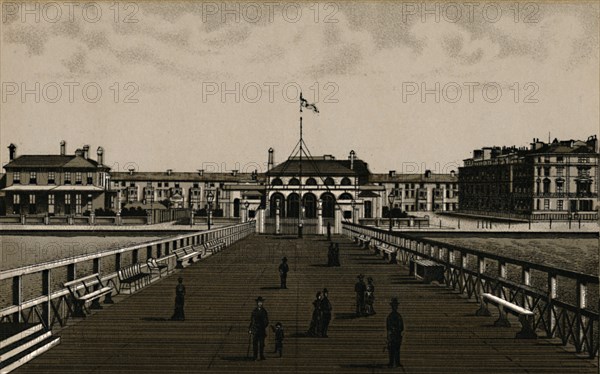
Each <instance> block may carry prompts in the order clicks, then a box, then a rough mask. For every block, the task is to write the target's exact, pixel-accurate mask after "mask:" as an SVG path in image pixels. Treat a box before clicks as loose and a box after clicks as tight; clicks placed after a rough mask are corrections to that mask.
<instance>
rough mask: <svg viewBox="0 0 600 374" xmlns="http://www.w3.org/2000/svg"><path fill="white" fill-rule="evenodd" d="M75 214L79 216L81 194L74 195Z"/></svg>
mask: <svg viewBox="0 0 600 374" xmlns="http://www.w3.org/2000/svg"><path fill="white" fill-rule="evenodd" d="M75 214H81V194H77V195H75Z"/></svg>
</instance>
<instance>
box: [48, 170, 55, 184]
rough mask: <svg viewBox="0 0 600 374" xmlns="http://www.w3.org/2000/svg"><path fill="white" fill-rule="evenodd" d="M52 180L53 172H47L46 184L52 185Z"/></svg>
mask: <svg viewBox="0 0 600 374" xmlns="http://www.w3.org/2000/svg"><path fill="white" fill-rule="evenodd" d="M54 179H55V177H54V172H53V171H50V172H48V183H49V184H54Z"/></svg>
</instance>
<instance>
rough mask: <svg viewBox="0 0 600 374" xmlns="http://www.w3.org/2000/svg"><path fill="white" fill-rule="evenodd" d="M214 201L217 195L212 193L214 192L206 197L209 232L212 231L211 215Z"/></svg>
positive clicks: (210, 192)
mask: <svg viewBox="0 0 600 374" xmlns="http://www.w3.org/2000/svg"><path fill="white" fill-rule="evenodd" d="M214 199H215V195H214V194H213V193H212V191H209V192H208V195H206V201H208V213H207V222H208V229H209V230H210V215H211V211H212V203H213V200H214Z"/></svg>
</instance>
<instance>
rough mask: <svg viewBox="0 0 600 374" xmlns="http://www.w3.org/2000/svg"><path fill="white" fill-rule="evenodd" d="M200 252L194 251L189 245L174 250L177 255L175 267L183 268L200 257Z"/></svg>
mask: <svg viewBox="0 0 600 374" xmlns="http://www.w3.org/2000/svg"><path fill="white" fill-rule="evenodd" d="M201 255H202V254H201V253H200V252H196V251H194V250H193V249H192V248H191V247H183V248H179V249H176V250H175V256H177V268H178V269H183V268H184V267H186V266H188V265H191V264H192V263H194V262H196V261H197V260H198V259H200V256H201Z"/></svg>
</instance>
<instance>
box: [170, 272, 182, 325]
mask: <svg viewBox="0 0 600 374" xmlns="http://www.w3.org/2000/svg"><path fill="white" fill-rule="evenodd" d="M177 282H178V284H177V286H176V287H175V311H174V312H173V315H172V316H171V321H185V313H184V311H183V306H184V304H185V286H184V285H183V278H181V277H179V278H178V279H177Z"/></svg>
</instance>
